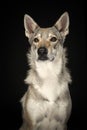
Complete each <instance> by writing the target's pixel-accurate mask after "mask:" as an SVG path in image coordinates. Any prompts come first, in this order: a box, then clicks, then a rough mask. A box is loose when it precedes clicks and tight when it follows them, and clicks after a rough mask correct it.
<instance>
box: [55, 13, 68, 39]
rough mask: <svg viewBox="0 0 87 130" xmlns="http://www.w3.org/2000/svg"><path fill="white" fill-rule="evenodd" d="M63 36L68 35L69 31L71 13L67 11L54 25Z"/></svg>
mask: <svg viewBox="0 0 87 130" xmlns="http://www.w3.org/2000/svg"><path fill="white" fill-rule="evenodd" d="M54 26H55V27H56V28H57V29H58V30H59V32H60V33H61V34H62V36H64V37H65V36H66V35H67V34H68V33H69V15H68V13H67V12H65V13H63V14H62V16H61V17H60V18H59V19H58V21H57V22H56V24H55V25H54Z"/></svg>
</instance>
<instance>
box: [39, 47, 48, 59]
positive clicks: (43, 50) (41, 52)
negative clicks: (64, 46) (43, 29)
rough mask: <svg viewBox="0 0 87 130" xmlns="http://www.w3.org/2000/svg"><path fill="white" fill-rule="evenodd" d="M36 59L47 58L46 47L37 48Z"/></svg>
mask: <svg viewBox="0 0 87 130" xmlns="http://www.w3.org/2000/svg"><path fill="white" fill-rule="evenodd" d="M37 53H38V60H48V57H47V54H48V50H47V48H46V47H40V48H38V51H37Z"/></svg>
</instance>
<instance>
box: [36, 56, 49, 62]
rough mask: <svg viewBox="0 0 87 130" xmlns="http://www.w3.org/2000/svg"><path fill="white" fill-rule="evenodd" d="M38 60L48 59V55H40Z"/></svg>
mask: <svg viewBox="0 0 87 130" xmlns="http://www.w3.org/2000/svg"><path fill="white" fill-rule="evenodd" d="M38 60H41V61H46V60H48V57H47V56H46V55H44V56H39V57H38Z"/></svg>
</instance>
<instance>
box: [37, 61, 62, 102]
mask: <svg viewBox="0 0 87 130" xmlns="http://www.w3.org/2000/svg"><path fill="white" fill-rule="evenodd" d="M61 64H62V62H61V60H60V61H59V62H58V64H56V65H54V63H53V62H36V70H37V73H38V75H39V77H40V78H41V80H42V84H41V86H37V85H35V87H36V88H38V91H39V92H40V93H41V95H43V96H44V97H45V98H47V99H48V100H50V101H54V100H55V99H56V98H57V96H58V95H59V93H60V91H61V86H60V84H59V82H58V75H59V74H60V71H61V67H62V65H61ZM62 87H63V86H62Z"/></svg>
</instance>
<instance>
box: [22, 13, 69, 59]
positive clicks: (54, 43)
mask: <svg viewBox="0 0 87 130" xmlns="http://www.w3.org/2000/svg"><path fill="white" fill-rule="evenodd" d="M24 27H25V35H26V36H27V37H28V39H29V42H30V44H31V55H32V57H33V58H34V59H35V60H38V61H41V60H42V61H46V60H49V61H53V60H54V59H55V57H56V55H57V52H58V50H59V48H61V47H62V46H63V42H64V40H65V37H66V35H67V34H68V33H69V15H68V13H67V12H65V13H64V14H63V15H62V16H61V17H60V18H59V19H58V21H57V22H56V23H55V24H54V26H52V27H49V28H41V27H40V26H39V25H38V24H37V23H36V22H35V21H34V20H33V19H32V18H31V17H30V16H29V15H27V14H25V16H24Z"/></svg>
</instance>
